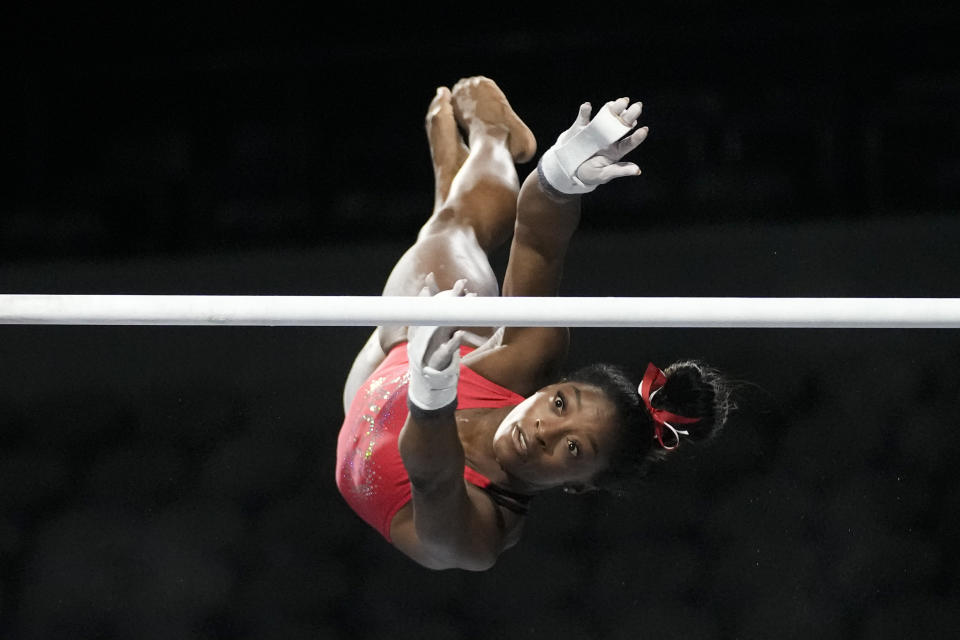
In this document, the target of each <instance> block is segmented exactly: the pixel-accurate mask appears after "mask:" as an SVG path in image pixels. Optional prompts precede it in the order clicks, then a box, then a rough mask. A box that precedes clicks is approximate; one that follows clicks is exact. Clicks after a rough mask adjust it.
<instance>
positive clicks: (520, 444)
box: [511, 423, 527, 456]
mask: <svg viewBox="0 0 960 640" xmlns="http://www.w3.org/2000/svg"><path fill="white" fill-rule="evenodd" d="M511 436H512V437H513V446H514V447H516V449H517V453H519V454H520V455H521V456H526V455H527V437H526V436H525V435H523V431H522V430H521V429H520V423H517V424H515V425H513V432H512V433H511Z"/></svg>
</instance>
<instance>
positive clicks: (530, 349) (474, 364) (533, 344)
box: [463, 327, 570, 396]
mask: <svg viewBox="0 0 960 640" xmlns="http://www.w3.org/2000/svg"><path fill="white" fill-rule="evenodd" d="M569 342H570V332H569V330H568V329H566V328H565V327H506V328H503V327H501V328H500V329H498V330H497V331H495V332H494V334H493V335H492V336H490V338H489V339H488V340H487V341H486V342H484V343H483V344H482V345H480V346H479V347H478V348H477V349H475V350H474V351H472V352H471V353H470V354H469V355H467V356H465V357H464V359H463V364H464V365H466V366H467V367H469V368H470V369H471V370H473V371H474V372H476V373H477V374H479V375H481V376H483V377H484V378H486V379H487V380H490V381H492V382H495V383H497V384H498V385H500V386H503V387H505V388H507V389H510V390H511V391H513V392H515V393H518V394H520V395H524V396H525V395H529V394H530V393H533V392H534V391H536V390H537V389H540V388H541V387H543V386H544V385H545V384H549V383H550V382H552V381H553V380H554V379H555V378H556V376H557V374H558V372H559V371H560V369H561V368H562V366H563V362H564V359H565V358H566V355H567V348H568V346H569Z"/></svg>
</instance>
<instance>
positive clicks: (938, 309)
mask: <svg viewBox="0 0 960 640" xmlns="http://www.w3.org/2000/svg"><path fill="white" fill-rule="evenodd" d="M0 324H54V325H221V326H223V325H238V326H239V325H242V326H377V325H384V324H396V325H410V324H414V325H415V324H425V325H431V324H436V325H455V326H475V327H481V326H565V327H744V328H773V327H782V328H907V329H920V328H960V298H589V297H555V298H535V297H526V298H525V297H518V298H481V297H470V298H445V297H432V298H427V297H423V298H419V297H380V296H143V295H25V294H12V295H11V294H7V295H0Z"/></svg>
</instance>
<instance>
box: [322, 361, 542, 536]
mask: <svg viewBox="0 0 960 640" xmlns="http://www.w3.org/2000/svg"><path fill="white" fill-rule="evenodd" d="M470 351H473V348H471V347H467V346H461V347H460V354H461V356H462V355H465V354H467V353H469V352H470ZM407 381H408V375H407V344H406V343H405V342H404V343H401V344H399V345H397V346H396V347H394V348H393V349H391V350H390V353H389V354H388V355H387V357H386V359H385V360H384V361H383V362H382V363H381V364H380V366H379V367H377V369H376V371H374V372H373V374H371V376H370V377H369V378H367V380H366V382H364V383H363V386H362V387H360V390H359V391H357V394H356V395H355V396H354V398H353V403H352V404H351V405H350V410H349V411H348V412H347V417H346V419H345V420H344V422H343V426H342V427H341V428H340V436H339V438H338V439H337V472H336V473H337V475H336V479H337V488H338V489H340V494H341V495H342V496H343V497H344V499H345V500H346V501H347V504H349V505H350V507H351V508H352V509H353V510H354V511H356V512H357V514H358V515H359V516H360V517H361V518H363V519H364V520H365V521H366V522H367V523H368V524H369V525H370V526H372V527H373V528H374V529H376V530H377V531H379V532H380V533H381V534H382V535H383V537H385V538H386V539H387V540H390V523H391V522H392V521H393V517H394V516H395V515H396V514H397V511H399V510H400V509H401V508H402V507H403V505H405V504H406V503H407V502H409V501H410V478H409V477H408V476H407V470H406V468H405V467H404V466H403V460H401V458H400V451H399V449H398V447H397V438H398V437H399V436H400V430H401V429H402V428H403V424H404V422H405V421H406V419H407ZM521 402H523V396H521V395H519V394H516V393H514V392H513V391H510V390H509V389H506V388H504V387H501V386H500V385H498V384H496V383H494V382H491V381H490V380H487V379H486V378H484V377H483V376H481V375H480V374H478V373H475V372H474V371H473V370H471V369H470V368H469V367H467V366H465V365H462V364H461V365H460V381H459V383H458V384H457V409H480V408H495V407H510V406H515V405H518V404H520V403H521ZM463 477H464V478H465V479H466V480H467V481H468V482H470V483H471V484H473V485H476V486H478V487H480V488H481V489H484V490H485V491H487V493H488V494H489V495H490V497H491V498H492V499H493V500H494V502H496V503H497V504H501V505H503V506H504V507H506V508H508V509H510V510H512V511H516V512H518V513H525V512H526V508H527V505H526V503H527V502H528V499H527V498H526V497H525V496H519V495H517V494H513V493H511V492H508V491H506V490H504V489H501V488H499V487H497V486H495V485H494V484H493V483H491V482H490V480H489V479H488V478H486V477H485V476H483V475H481V474H480V473H478V472H477V471H475V470H473V469H471V468H470V467H466V466H465V467H464V469H463Z"/></svg>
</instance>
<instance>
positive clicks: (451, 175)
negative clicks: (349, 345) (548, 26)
mask: <svg viewBox="0 0 960 640" xmlns="http://www.w3.org/2000/svg"><path fill="white" fill-rule="evenodd" d="M461 129H462V130H463V131H465V132H466V134H467V141H468V145H467V144H464V140H463V138H462V137H461V134H460V130H461ZM426 131H427V140H428V142H429V144H430V155H431V159H432V161H433V171H434V179H435V188H434V196H435V197H434V210H433V213H432V215H431V216H430V219H429V220H427V222H426V224H424V225H423V227H422V228H421V229H420V232H419V234H418V236H417V240H416V242H415V243H414V245H413V246H412V247H410V249H408V250H407V252H406V253H404V255H403V256H402V257H401V258H400V260H399V261H398V262H397V264H396V266H395V267H394V268H393V271H392V272H391V273H390V276H389V278H388V279H387V283H386V285H385V286H384V289H383V295H385V296H410V295H417V294H418V293H419V292H420V290H421V289H422V288H423V285H424V279H425V278H426V276H427V274H428V273H433V274H434V276H435V277H436V280H437V284H438V286H439V287H440V289H441V290H443V289H449V288H450V287H452V286H453V283H454V282H456V281H457V280H458V279H460V278H466V279H467V288H468V290H469V291H471V292H475V293H477V294H478V295H488V296H495V295H498V294H499V291H500V288H499V285H498V283H497V278H496V275H495V274H494V272H493V269H492V268H491V266H490V262H489V259H488V255H489V254H490V253H491V252H493V251H495V250H496V249H497V248H499V247H500V246H502V245H503V244H504V243H505V242H506V241H507V240H508V239H509V238H510V236H511V234H512V232H513V225H514V222H515V219H516V202H517V193H518V191H519V188H520V184H519V179H518V177H517V171H516V167H515V166H514V163H515V162H526V161H528V160H530V159H531V158H532V157H533V155H534V154H535V153H536V139H535V138H534V136H533V133H532V132H531V131H530V129H529V128H528V127H527V126H526V125H525V124H524V123H523V121H522V120H521V119H520V118H519V117H518V116H517V115H516V114H515V113H514V112H513V109H511V107H510V105H509V103H508V102H507V99H506V96H504V94H503V92H501V91H500V89H499V87H497V85H496V84H495V83H494V82H493V81H492V80H490V79H488V78H484V77H474V78H466V79H463V80H461V81H460V82H458V83H457V84H456V85H454V87H453V90H452V91H450V90H448V89H446V88H445V87H441V88H439V89H438V90H437V94H436V95H435V96H434V98H433V101H432V102H431V103H430V107H429V109H428V110H427V117H426ZM474 331H477V330H476V329H474ZM405 337H406V327H378V329H377V331H376V332H374V335H373V336H371V338H370V340H368V341H367V344H366V345H365V346H364V348H363V350H362V351H361V352H360V354H359V355H358V356H357V359H356V361H355V362H354V366H353V369H352V370H351V372H350V375H349V377H348V379H347V385H346V388H345V390H344V404H345V406H349V403H350V402H351V401H352V399H353V394H354V392H355V391H356V389H357V388H358V387H359V386H360V385H361V384H362V383H363V381H364V380H366V378H367V377H368V376H369V374H370V373H372V372H373V370H374V369H375V368H376V367H377V365H379V363H380V362H381V361H382V360H383V358H384V357H385V353H386V350H388V349H389V348H390V347H391V346H392V345H394V344H396V343H397V342H400V341H402V340H404V339H405Z"/></svg>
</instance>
